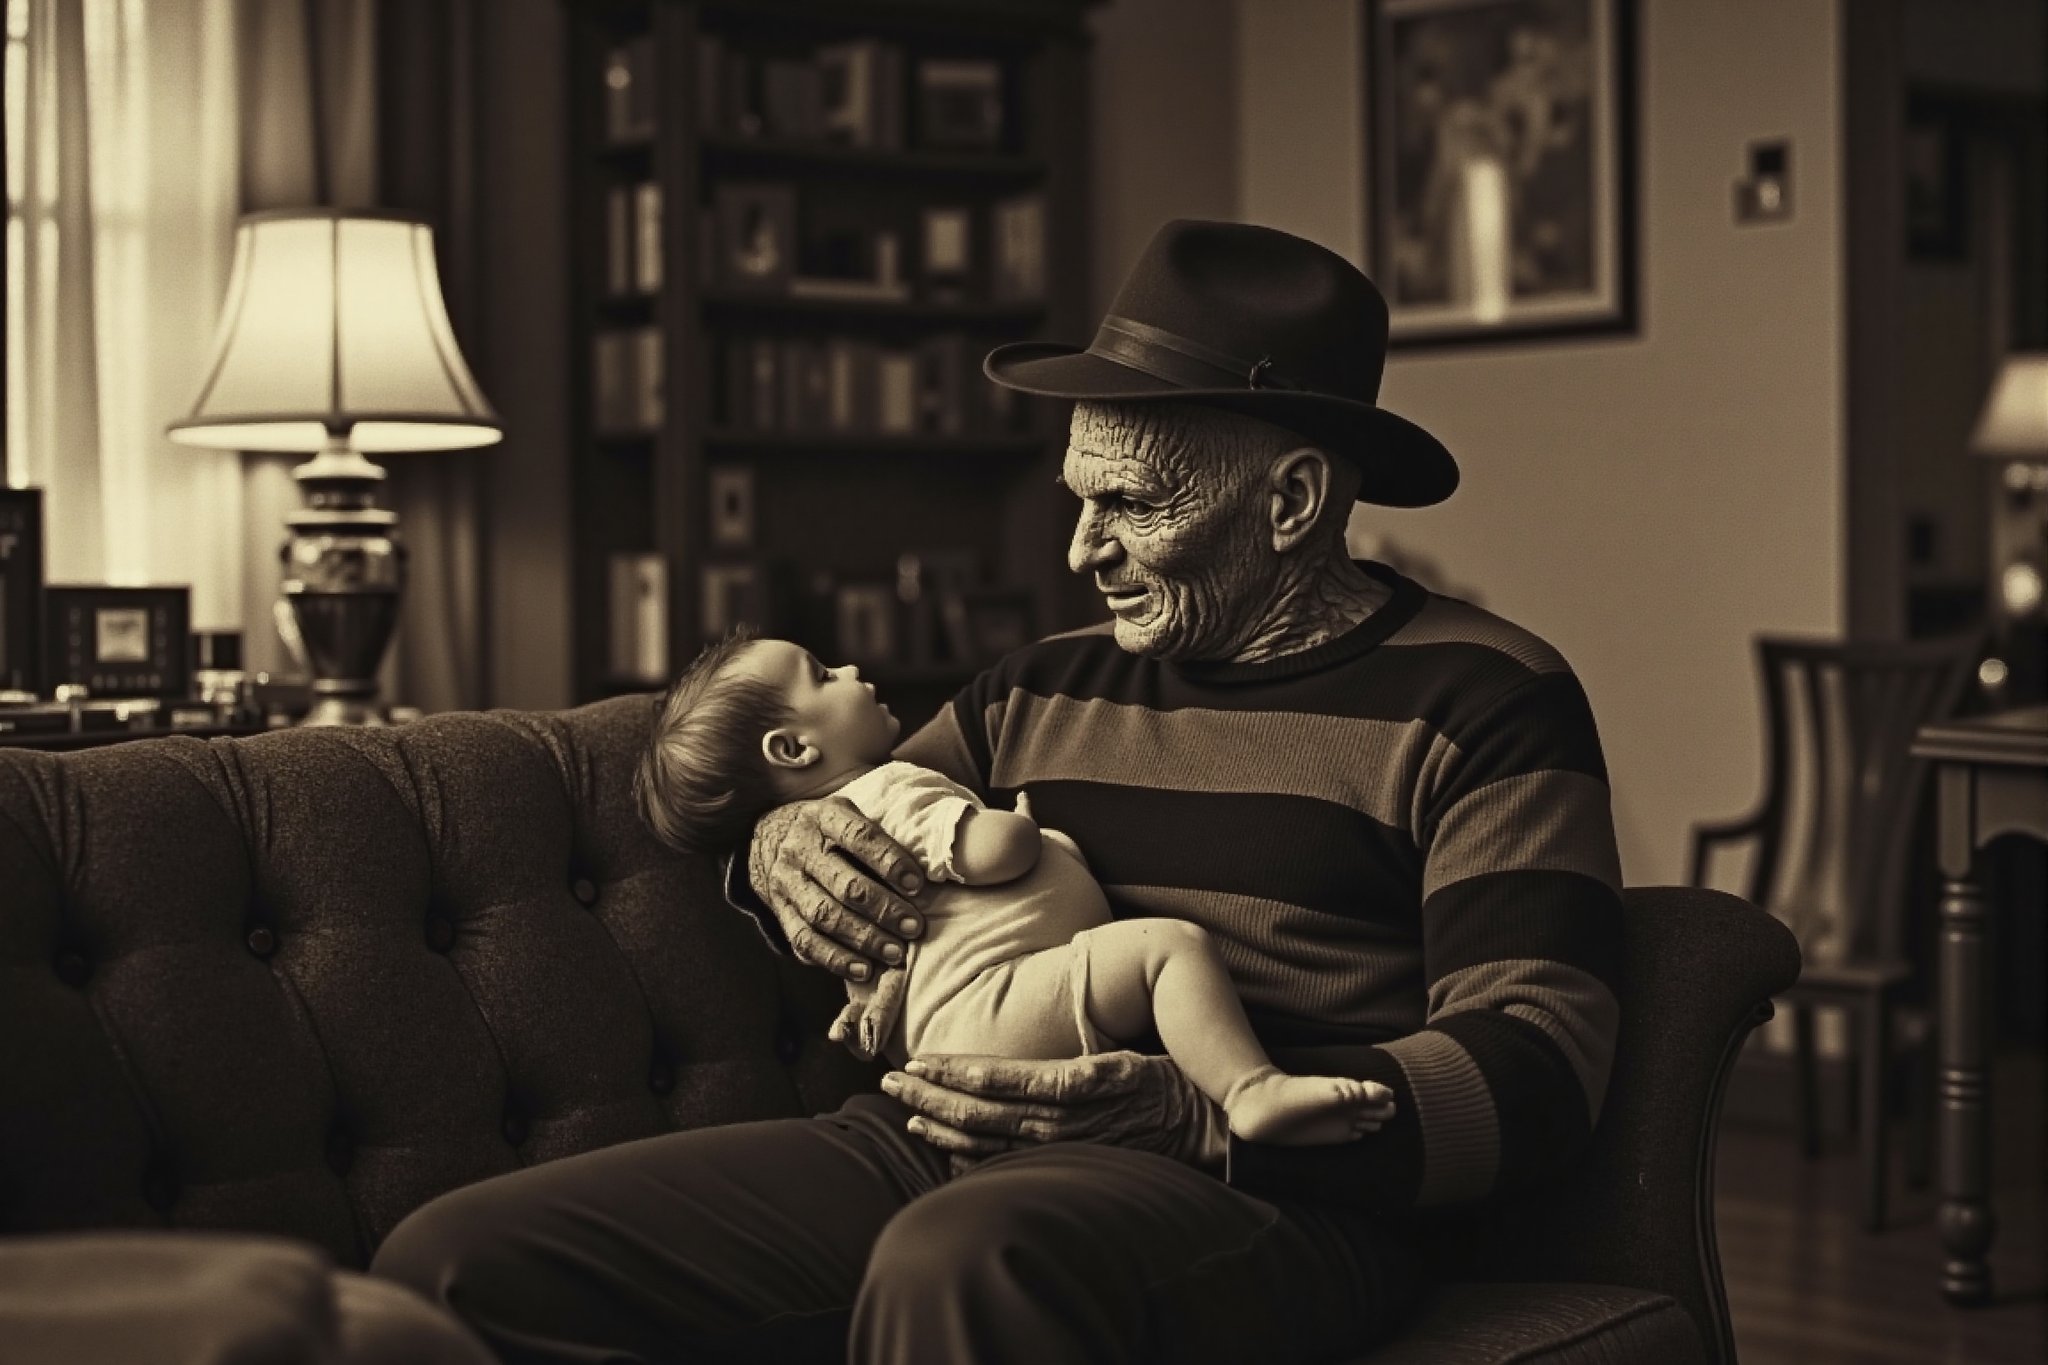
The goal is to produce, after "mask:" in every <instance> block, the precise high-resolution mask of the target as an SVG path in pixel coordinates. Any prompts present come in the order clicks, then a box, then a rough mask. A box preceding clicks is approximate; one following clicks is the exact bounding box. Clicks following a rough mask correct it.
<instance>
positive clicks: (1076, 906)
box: [634, 632, 1393, 1145]
mask: <svg viewBox="0 0 2048 1365" xmlns="http://www.w3.org/2000/svg"><path fill="white" fill-rule="evenodd" d="M898 728H899V722H898V721H897V719H896V717H895V716H893V715H891V714H890V713H889V708H888V707H887V706H885V705H883V704H882V703H881V702H880V701H878V700H877V699H876V697H875V689H874V685H873V684H872V683H864V682H862V681H861V679H860V672H859V670H858V669H856V668H853V667H851V666H845V667H840V668H826V667H825V666H824V665H823V664H821V663H819V662H818V660H817V659H816V658H815V657H814V656H813V655H812V654H811V653H810V652H809V651H808V650H805V649H803V648H801V647H800V646H797V645H794V644H791V643H789V642H788V641H784V640H769V639H754V638H752V637H751V636H749V635H748V634H746V633H744V632H739V633H735V634H734V635H732V636H729V637H727V638H726V639H725V640H723V641H720V642H719V643H718V644H715V645H712V646H710V647H709V648H707V649H706V650H705V651H704V652H703V653H702V654H701V655H699V656H698V658H697V660H696V661H695V662H694V663H692V664H691V665H690V667H689V669H688V670H687V671H685V672H684V674H683V675H682V677H681V678H679V679H678V680H677V681H676V684H675V686H674V687H672V688H671V689H670V690H669V693H668V695H667V696H666V697H664V698H663V700H662V702H661V704H660V706H659V708H658V710H657V712H656V716H655V726H654V735H653V739H652V742H651V744H650V745H649V748H648V751H647V754H646V755H645V757H644V758H643V760H642V762H641V765H640V771H639V773H638V775H637V777H636V780H635V783H634V793H635V797H636V799H637V800H638V802H639V805H640V811H641V814H642V816H643V817H644V818H645V819H646V821H647V824H648V826H649V827H650V828H651V829H652V830H653V831H654V833H655V835H656V836H657V837H658V838H660V839H661V840H662V841H663V842H664V843H666V844H668V845H669V846H670V847H672V848H676V849H680V850H683V851H687V852H694V853H723V852H726V851H728V850H731V849H735V848H738V847H739V846H740V845H742V844H743V843H744V842H745V841H746V839H747V837H748V835H749V832H750V831H751V829H752V828H753V824H754V822H755V821H756V820H757V819H759V818H760V817H761V816H762V815H763V814H765V813H766V812H767V811H769V810H770V809H772V808H774V807H776V806H779V805H782V804H784V803H786V802H791V801H802V800H810V799H813V798H817V797H824V796H839V797H844V798H845V799H847V800H849V801H851V802H852V803H853V804H854V805H855V806H856V807H858V808H859V809H860V811H861V812H862V813H863V814H864V815H866V816H867V817H868V818H869V819H871V820H873V821H875V822H876V823H877V824H879V825H880V826H881V827H882V829H883V830H884V831H885V832H886V833H887V834H888V835H889V836H890V837H891V838H893V839H895V840H896V842H898V843H899V844H901V845H903V847H904V848H905V849H906V850H908V851H909V852H910V853H911V854H913V855H914V856H915V857H916V858H917V859H918V861H919V862H920V863H922V864H923V865H924V870H925V872H926V874H927V878H928V880H929V882H930V884H931V887H932V890H931V894H930V895H929V896H928V897H927V898H926V900H925V901H924V902H923V906H922V908H923V909H924V911H925V916H926V928H925V933H924V936H923V937H922V938H921V939H919V940H918V941H917V942H915V943H913V944H912V945H911V946H910V950H909V954H908V956H907V958H906V960H905V962H904V964H903V965H902V967H900V968H891V969H890V970H889V971H886V972H884V973H883V974H882V976H881V978H880V979H879V980H877V981H876V982H875V983H873V984H872V985H870V984H867V983H862V982H849V983H848V985H847V993H848V996H849V1000H848V1003H847V1007H846V1009H845V1010H844V1011H843V1012H842V1013H841V1014H840V1016H839V1019H838V1020H837V1021H836V1022H835V1023H834V1024H833V1026H832V1036H833V1038H835V1039H837V1040H839V1041H843V1042H846V1043H847V1044H848V1045H849V1046H851V1047H853V1049H854V1050H855V1051H856V1052H858V1053H860V1054H861V1055H863V1056H868V1057H872V1056H875V1055H877V1054H881V1055H885V1056H887V1057H888V1058H889V1059H890V1060H891V1061H892V1062H894V1063H895V1064H896V1065H898V1066H901V1065H902V1063H903V1062H904V1060H905V1059H906V1058H908V1057H911V1056H915V1055H918V1054H920V1053H972V1054H978V1055H983V1056H1001V1057H1014V1058H1044V1059H1055V1058H1065V1057H1078V1056H1083V1055H1086V1054H1088V1053H1092V1052H1101V1051H1108V1050H1111V1049H1113V1048H1114V1047H1116V1046H1118V1045H1120V1044H1124V1043H1128V1042H1130V1041H1131V1040H1135V1039H1140V1038H1143V1037H1145V1036H1146V1035H1147V1034H1148V1033H1156V1034H1157V1036H1158V1038H1159V1040H1160V1042H1161V1043H1163V1044H1164V1045H1165V1047H1166V1051H1167V1053H1168V1054H1169V1055H1170V1056H1171V1057H1172V1058H1173V1060H1174V1062H1175V1063H1177V1064H1178V1065H1179V1067H1180V1069H1181V1070H1182V1071H1183V1072H1184V1073H1185V1074H1186V1075H1187V1077H1188V1078H1189V1079H1190V1080H1192V1081H1193V1082H1194V1083H1195V1085H1196V1086H1197V1087H1199V1088H1200V1089H1201V1090H1202V1092H1203V1093H1204V1094H1206V1095H1208V1096H1209V1097H1210V1098H1211V1099H1213V1100H1215V1101H1216V1102H1217V1103H1219V1104H1221V1105H1222V1106H1223V1108H1224V1112H1225V1113H1226V1115H1227V1116H1228V1118H1229V1123H1230V1130H1231V1132H1233V1133H1235V1134H1237V1135H1238V1136H1239V1137H1241V1138H1244V1139H1247V1140H1249V1141H1255V1142H1268V1143H1282V1144H1292V1145H1307V1144H1312V1143H1332V1142H1346V1141H1350V1140H1352V1139H1354V1138H1358V1137H1361V1136H1363V1135H1364V1134H1366V1133H1369V1132H1372V1131H1374V1130H1376V1129H1377V1128H1378V1127H1379V1126H1380V1124H1381V1123H1382V1122H1384V1121H1385V1120H1386V1119H1387V1118H1388V1117H1389V1116H1390V1107H1389V1106H1390V1101H1391V1100H1392V1098H1393V1092H1392V1091H1391V1090H1389V1089H1388V1088H1387V1087H1386V1086H1383V1085H1380V1084H1378V1083H1376V1082H1372V1081H1360V1080H1353V1079H1349V1078H1347V1077H1341V1076H1292V1075H1289V1074H1287V1073H1286V1072H1283V1071H1281V1070H1280V1069H1279V1068H1278V1067H1276V1066H1274V1065H1273V1063H1272V1060H1271V1059H1270V1058H1269V1057H1268V1056H1267V1055H1266V1052H1265V1049H1264V1048H1262V1047H1261V1046H1260V1045H1259V1042H1258V1039H1257V1038H1256V1037H1254V1036H1253V1033H1252V1029H1251V1024H1250V1022H1249V1021H1248V1020H1247V1019H1246V1018H1245V1012H1244V1006H1243V1005H1242V1003H1240V1002H1239V1000H1238V998H1237V991H1236V988H1235V987H1234V986H1232V984H1231V981H1230V975H1229V972H1228V971H1227V970H1226V968H1225V967H1224V965H1223V961H1222V958H1221V957H1220V956H1219V955H1218V953H1217V951H1216V948H1215V945H1214V944H1213V943H1211V942H1210V940H1209V937H1208V935H1207V934H1206V933H1205V932H1203V930H1202V929H1201V928H1200V927H1199V926H1197V925H1194V924H1190V923H1187V922H1186V921H1183V920H1175V919H1125V920H1119V919H1115V918H1113V917H1112V915H1111V913H1110V908H1109V903H1108V901H1107V900H1106V899H1105V898H1104V896H1103V894H1102V888H1101V887H1100V886H1099V885H1097V883H1096V881H1095V879H1094V877H1093V876H1092V875H1090V873H1089V871H1088V866H1087V863H1086V862H1085V861H1084V860H1083V858H1082V856H1081V850H1080V849H1079V848H1078V847H1077V846H1076V845H1075V844H1074V842H1073V840H1071V839H1069V838H1068V837H1067V836H1066V835H1064V834H1062V833H1060V832H1059V831H1057V830H1040V829H1039V827H1038V825H1037V824H1036V823H1035V822H1034V821H1033V820H1032V819H1031V816H1030V814H1029V807H1028V805H1027V803H1026V802H1025V800H1024V799H1023V798H1022V797H1021V796H1020V797H1019V798H1018V809H1017V810H1016V811H1014V812H1013V811H1003V810H991V809H989V808H988V807H987V806H985V805H984V804H983V803H982V801H981V800H980V799H979V798H977V797H976V796H975V795H974V793H972V792H970V791H968V790H967V789H966V788H965V787H962V786H960V785H959V784H957V783H955V782H953V781H952V780H950V779H949V778H946V777H944V776H942V775H941V774H939V773H936V772H933V771H931V770H930V769H927V768H920V767H917V766H915V765H913V764H909V763H897V762H891V761H890V758H889V755H890V751H891V750H892V749H893V748H894V746H895V742H896V733H897V730H898Z"/></svg>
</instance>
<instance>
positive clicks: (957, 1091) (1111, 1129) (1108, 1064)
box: [882, 1052, 1229, 1173]
mask: <svg viewBox="0 0 2048 1365" xmlns="http://www.w3.org/2000/svg"><path fill="white" fill-rule="evenodd" d="M882 1089H883V1090H884V1091H886V1092H887V1093H889V1094H891V1095H894V1096H895V1097H896V1098H897V1099H899V1100H901V1101H902V1102H903V1103H904V1104H906V1105H908V1106H909V1107H910V1108H911V1109H913V1110H915V1111H916V1112H917V1117H916V1118H914V1119H912V1120H911V1121H910V1131H911V1132H913V1133H915V1134H917V1135H918V1136H919V1137H922V1138H923V1139H924V1140H925V1141H926V1142H929V1143H931V1144H932V1146H934V1147H937V1148H939V1149H940V1150H941V1151H944V1152H946V1153H948V1154H950V1155H951V1156H952V1158H953V1169H954V1171H955V1172H956V1173H958V1172H960V1171H964V1170H967V1169H969V1168H971V1167H972V1166H974V1165H975V1164H977V1163H978V1162H980V1161H981V1160H982V1159H984V1158H986V1157H990V1156H994V1155H995V1154H996V1153H998V1152H1009V1151H1015V1150H1016V1149H1018V1148H1020V1147H1031V1146H1035V1145H1037V1144H1039V1143H1042V1142H1106V1143H1110V1144H1113V1145H1115V1146H1119V1147H1132V1148H1136V1149H1137V1150H1139V1151H1145V1152H1157V1153H1158V1154H1160V1155H1161V1156H1168V1157H1172V1158H1173V1159H1174V1160H1176V1161H1183V1162H1186V1163H1187V1164H1188V1165H1190V1166H1202V1167H1217V1168H1220V1167H1221V1165H1222V1163H1223V1157H1224V1153H1225V1151H1226V1148H1227V1144H1228V1141H1229V1137H1228V1133H1229V1129H1228V1127H1227V1126H1226V1124H1225V1122H1224V1118H1223V1110H1222V1107H1221V1106H1219V1105H1217V1104H1216V1103H1214V1102H1213V1101H1211V1100H1210V1099H1209V1097H1208V1096H1206V1095H1204V1094H1203V1093H1202V1092H1201V1091H1199V1090H1197V1089H1195V1084H1194V1082H1193V1081H1190V1080H1189V1079H1188V1078H1187V1077H1186V1076H1185V1075H1183V1074H1182V1073H1181V1069H1180V1068H1179V1067H1178V1066H1175V1065H1174V1063H1173V1059H1172V1058H1170V1057H1148V1056H1144V1055H1143V1054H1140V1053H1136V1052H1102V1053H1097V1054H1095V1055H1094V1056H1090V1057H1075V1058H1071V1059H1068V1060H1063V1061H1052V1062H1046V1061H1014V1060H1011V1059H1009V1058H1004V1057H969V1056H946V1055H933V1056H927V1057H918V1058H914V1059H912V1060H911V1062H910V1063H909V1064H908V1065H907V1066H906V1067H905V1069H904V1070H902V1071H892V1072H890V1073H889V1074H888V1075H886V1076H884V1077H883V1078H882Z"/></svg>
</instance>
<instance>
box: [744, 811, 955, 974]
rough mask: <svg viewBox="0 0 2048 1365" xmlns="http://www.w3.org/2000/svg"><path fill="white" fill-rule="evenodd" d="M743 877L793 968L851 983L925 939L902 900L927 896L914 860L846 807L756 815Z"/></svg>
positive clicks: (917, 917) (919, 919)
mask: <svg viewBox="0 0 2048 1365" xmlns="http://www.w3.org/2000/svg"><path fill="white" fill-rule="evenodd" d="M747 876H748V880H750V881H751V882H752V883H753V886H754V891H755V893H756V894H758V895H759V896H760V897H761V899H762V900H763V901H764V902H766V903H767V906H768V908H769V909H770V910H771V911H773V912H774V914H775V919H776V921H777V922H778V923H779V924H781V926H782V932H783V934H784V935H785V936H786V937H787V938H788V939H789V947H790V951H791V952H792V953H794V954H795V955H796V959H797V961H799V962H808V963H811V964H812V965H814V966H818V967H823V968H825V969H826V970H827V971H829V972H832V973H833V974H834V975H837V976H842V977H845V978H846V979H848V980H850V981H869V980H872V979H873V978H874V975H875V973H877V972H879V971H881V970H883V969H884V968H886V967H894V966H897V965H899V964H901V963H902V961H903V954H904V949H905V947H906V944H907V941H908V940H910V939H914V938H916V937H918V936H919V935H920V934H922V933H924V916H923V914H922V913H921V912H920V911H919V910H918V908H917V907H916V906H915V905H913V904H911V903H910V902H909V901H908V900H905V899H904V897H905V896H914V895H916V894H917V893H918V892H919V891H921V890H923V889H924V874H923V872H922V871H921V870H920V869H919V867H918V863H917V859H915V858H913V857H911V856H910V854H909V853H907V852H905V851H904V849H903V846H902V845H901V844H899V843H897V842H896V841H895V840H894V839H891V838H890V837H889V836H888V835H886V834H884V833H882V828H881V826H879V825H877V824H875V823H874V822H873V821H871V820H869V819H868V818H867V817H866V816H864V815H862V814H861V813H860V811H859V810H858V809H857V808H856V807H855V806H854V804H853V803H852V802H851V801H846V800H842V799H840V798H838V797H827V798H826V799H824V800H822V801H799V802H796V803H794V804H792V805H788V806H782V807H779V808H778V809H776V810H773V811H770V812H769V813H768V814H766V815H764V816H762V817H761V821H760V823H759V824H757V825H755V826H754V842H753V844H752V846H751V848H750V849H749V851H748V856H747ZM892 888H894V889H892ZM899 892H900V893H901V894H898V893H899Z"/></svg>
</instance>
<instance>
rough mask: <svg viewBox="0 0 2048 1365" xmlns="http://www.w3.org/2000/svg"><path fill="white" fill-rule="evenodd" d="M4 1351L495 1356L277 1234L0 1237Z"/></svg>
mask: <svg viewBox="0 0 2048 1365" xmlns="http://www.w3.org/2000/svg"><path fill="white" fill-rule="evenodd" d="M0 1354H4V1355H5V1357H6V1358H7V1359H8V1360H9V1361H13V1362H17V1365H43V1362H48V1365H60V1362H61V1365H130V1363H131V1362H134V1361H141V1360H147V1361H153V1362H158V1365H379V1363H380V1362H388V1361H401V1360H402V1361H407V1362H411V1363H412V1365H491V1353H490V1352H489V1351H487V1350H485V1349H484V1346H483V1344H482V1343H481V1342H479V1341H478V1340H477V1339H476V1338H475V1337H474V1336H472V1335H471V1334H470V1332H469V1329H468V1328H466V1327H464V1326H463V1325H462V1324H461V1323H459V1322H457V1321H456V1320H455V1319H454V1318H452V1317H450V1316H449V1315H447V1314H446V1313H444V1312H442V1311H441V1310H440V1309H438V1308H435V1307H434V1306H433V1305H432V1304H429V1303H428V1302H427V1301H426V1300H425V1299H422V1298H420V1297H419V1296H417V1295H415V1294H413V1293H411V1292H410V1291H408V1290H405V1289H402V1288H400V1287H399V1286H397V1285H395V1284H389V1283H386V1282H384V1281H381V1280H371V1279H369V1278H368V1277H367V1276H362V1275H350V1274H347V1273H345V1272H344V1273H339V1274H337V1273H336V1272H335V1270H334V1266H333V1263H332V1262H331V1261H329V1260H328V1258H327V1257H326V1255H324V1254H323V1253H322V1252H321V1251H320V1250H319V1249H318V1248H316V1247H312V1246H308V1245H307V1244H305V1243H303V1242H288V1241H283V1240H280V1239H276V1238H270V1237H235V1236H225V1235H221V1234H206V1233H177V1234H163V1233H92V1234H86V1235H70V1236H52V1237H16V1238H8V1239H6V1240H5V1241H0Z"/></svg>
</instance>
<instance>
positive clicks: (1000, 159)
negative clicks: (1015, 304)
mask: <svg viewBox="0 0 2048 1365" xmlns="http://www.w3.org/2000/svg"><path fill="white" fill-rule="evenodd" d="M702 150H703V156H704V164H705V167H706V169H707V170H709V171H711V172H713V173H719V172H735V171H738V172H757V173H766V174H795V175H823V174H829V173H832V172H837V173H839V174H841V175H863V176H866V175H876V176H897V177H903V178H906V179H934V180H948V181H962V180H986V181H992V182H996V183H1021V184H1028V183H1030V182H1032V181H1035V180H1040V179H1043V178H1044V176H1045V163H1044V162H1043V161H1041V160H1039V159H1038V158H1036V157H1029V156H1012V155H1008V154H1005V153H1000V152H923V151H910V152H896V151H879V150H875V149H872V148H866V147H841V146H835V145H833V144H831V143H818V142H805V141H797V140H794V139H789V138H772V137H740V136H736V135H733V134H729V133H721V134H711V135H707V136H706V137H705V138H704V139H703V142H702Z"/></svg>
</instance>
